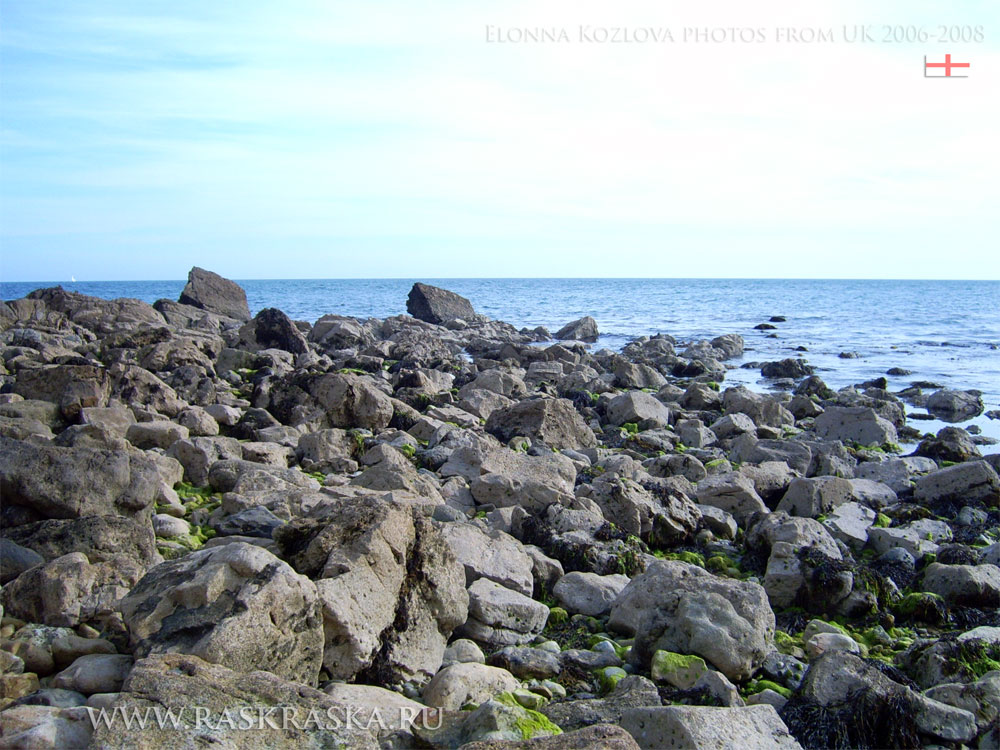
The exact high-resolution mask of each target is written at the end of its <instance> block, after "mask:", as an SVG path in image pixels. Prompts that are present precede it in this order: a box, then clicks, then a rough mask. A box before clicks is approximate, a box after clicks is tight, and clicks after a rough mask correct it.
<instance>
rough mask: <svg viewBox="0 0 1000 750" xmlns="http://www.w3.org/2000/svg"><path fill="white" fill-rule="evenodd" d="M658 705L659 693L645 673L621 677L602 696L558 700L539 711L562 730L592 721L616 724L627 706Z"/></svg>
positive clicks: (627, 708)
mask: <svg viewBox="0 0 1000 750" xmlns="http://www.w3.org/2000/svg"><path fill="white" fill-rule="evenodd" d="M658 705H660V695H659V692H658V691H657V689H656V685H654V684H653V683H652V682H651V681H650V680H649V679H647V678H646V677H641V676H639V675H629V676H628V677H624V678H622V679H621V680H620V681H619V682H618V684H617V685H615V687H614V689H613V690H612V691H611V692H610V693H608V695H606V696H605V697H603V698H584V699H579V700H568V701H560V702H558V703H550V704H548V705H546V706H543V707H542V709H541V711H542V713H544V714H545V715H546V716H548V717H549V718H550V719H551V720H552V721H553V722H554V723H556V724H558V725H559V726H560V727H562V728H563V730H566V731H569V730H572V729H577V728H578V727H585V726H590V725H593V724H601V723H608V724H618V723H620V722H621V718H622V714H624V713H625V712H626V711H627V710H629V709H630V708H640V707H642V706H658Z"/></svg>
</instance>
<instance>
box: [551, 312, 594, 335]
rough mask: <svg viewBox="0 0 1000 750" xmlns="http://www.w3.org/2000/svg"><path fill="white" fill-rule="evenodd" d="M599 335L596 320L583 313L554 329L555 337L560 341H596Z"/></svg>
mask: <svg viewBox="0 0 1000 750" xmlns="http://www.w3.org/2000/svg"><path fill="white" fill-rule="evenodd" d="M599 335H600V333H599V332H598V330H597V321H596V320H594V319H593V318H592V317H590V316H589V315H585V316H584V317H582V318H579V319H578V320H574V321H572V322H570V323H567V324H566V325H564V326H563V327H562V328H560V329H559V330H558V331H556V335H555V338H557V339H559V340H560V341H597V337H598V336H599Z"/></svg>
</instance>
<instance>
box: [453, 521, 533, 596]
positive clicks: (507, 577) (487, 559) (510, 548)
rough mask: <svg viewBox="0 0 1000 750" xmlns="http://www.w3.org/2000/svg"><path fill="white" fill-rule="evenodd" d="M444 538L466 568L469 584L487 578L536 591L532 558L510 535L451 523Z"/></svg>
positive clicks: (527, 593) (528, 591) (506, 584)
mask: <svg viewBox="0 0 1000 750" xmlns="http://www.w3.org/2000/svg"><path fill="white" fill-rule="evenodd" d="M441 537H442V538H443V539H444V541H445V543H446V544H447V545H448V546H449V547H450V548H451V550H452V552H453V553H454V554H455V557H456V558H458V561H459V562H460V563H462V565H463V566H464V567H465V580H466V585H471V584H472V583H473V582H474V581H477V580H478V579H480V578H488V579H489V580H491V581H496V582H497V583H499V584H500V585H501V586H506V587H507V588H509V589H513V590H514V591H519V592H520V593H522V594H525V595H526V596H531V593H532V591H533V590H534V577H533V575H532V568H533V565H532V561H531V558H530V557H529V556H528V554H527V553H526V552H525V551H524V549H523V548H522V547H521V543H520V542H518V541H517V540H516V539H514V538H513V537H512V536H510V535H509V534H505V533H503V532H502V531H483V530H482V529H480V528H479V527H478V526H475V525H472V524H468V523H448V524H445V525H444V526H442V528H441Z"/></svg>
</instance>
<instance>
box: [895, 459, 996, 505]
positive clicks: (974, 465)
mask: <svg viewBox="0 0 1000 750" xmlns="http://www.w3.org/2000/svg"><path fill="white" fill-rule="evenodd" d="M913 497H914V499H916V500H918V501H922V502H925V503H940V502H949V501H961V502H962V503H973V502H983V503H989V502H991V501H992V502H995V501H996V500H997V499H998V498H1000V476H997V473H996V471H994V469H993V467H992V466H990V465H989V464H988V463H986V462H985V461H970V462H967V463H962V464H956V465H955V466H948V467H946V468H944V469H939V470H938V471H935V472H932V473H930V474H928V475H926V476H924V477H921V478H920V479H918V480H917V482H916V485H915V488H914V491H913Z"/></svg>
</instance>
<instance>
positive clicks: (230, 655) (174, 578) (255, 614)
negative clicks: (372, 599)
mask: <svg viewBox="0 0 1000 750" xmlns="http://www.w3.org/2000/svg"><path fill="white" fill-rule="evenodd" d="M121 611H122V615H123V617H124V619H125V622H126V624H127V625H128V627H129V632H130V642H131V645H132V649H133V653H135V654H136V656H138V657H140V658H142V657H145V656H148V655H149V654H156V653H168V652H181V653H188V654H192V655H195V656H198V657H201V658H203V659H205V660H206V661H210V662H212V663H214V664H221V665H224V666H227V667H230V668H232V669H236V670H238V671H242V672H252V671H254V670H256V669H266V670H268V671H271V672H273V673H274V674H275V675H276V676H278V677H280V678H283V679H294V680H295V681H297V682H304V683H307V684H315V683H316V680H317V678H318V676H319V669H320V664H321V661H322V658H323V619H322V613H321V607H320V600H319V597H318V596H317V592H316V586H315V584H313V582H312V581H310V580H309V579H307V578H306V577H305V576H301V575H298V574H297V573H295V571H294V570H292V568H291V567H290V566H289V565H288V564H287V563H284V562H282V561H281V560H279V559H278V558H276V557H275V556H274V555H272V554H271V553H270V552H267V551H266V550H264V549H262V548H260V547H255V546H252V545H249V544H243V543H239V542H234V543H232V544H226V545H223V546H220V547H213V548H210V549H203V550H198V551H196V552H192V553H190V554H188V555H186V556H185V557H182V558H180V559H177V560H172V561H170V562H165V563H163V564H161V565H158V566H157V567H155V568H153V569H152V570H151V571H150V572H149V573H148V574H147V575H146V576H144V577H143V579H142V580H141V581H139V583H138V584H137V585H136V586H135V587H134V588H133V589H132V591H130V592H129V594H128V596H127V597H125V598H124V599H123V600H122V602H121Z"/></svg>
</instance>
